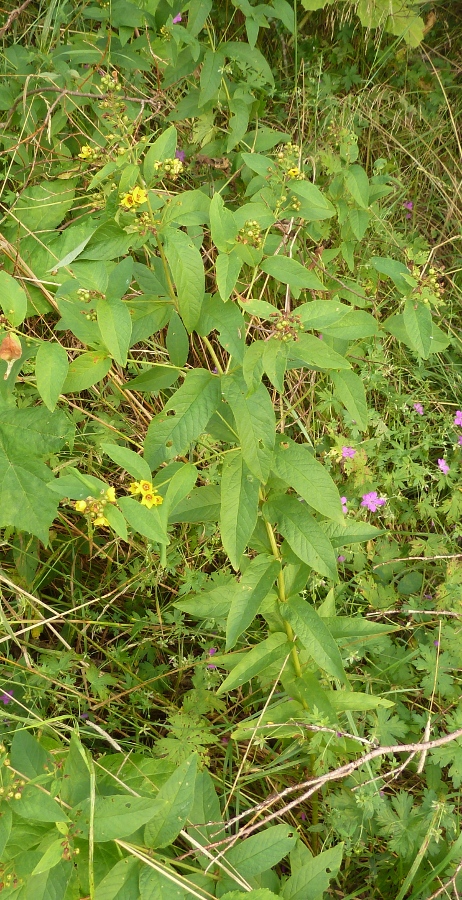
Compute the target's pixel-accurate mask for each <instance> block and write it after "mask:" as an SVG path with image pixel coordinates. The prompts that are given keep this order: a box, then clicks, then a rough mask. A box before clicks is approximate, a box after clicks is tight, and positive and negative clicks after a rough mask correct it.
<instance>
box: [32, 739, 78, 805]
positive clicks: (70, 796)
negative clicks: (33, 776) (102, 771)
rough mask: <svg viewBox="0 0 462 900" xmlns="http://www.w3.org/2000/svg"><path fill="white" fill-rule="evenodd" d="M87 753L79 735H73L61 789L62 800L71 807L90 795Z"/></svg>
mask: <svg viewBox="0 0 462 900" xmlns="http://www.w3.org/2000/svg"><path fill="white" fill-rule="evenodd" d="M16 733H17V732H16ZM86 752H87V751H86V750H85V749H84V747H83V746H82V744H81V743H80V741H79V739H78V737H77V735H76V734H73V735H72V736H71V741H70V745H69V752H68V753H67V755H66V762H65V763H64V769H63V780H62V787H61V799H62V800H63V801H64V803H69V805H70V806H76V805H77V803H81V802H82V800H85V799H86V797H88V796H89V795H90V786H91V782H90V770H89V767H88V764H87V759H86Z"/></svg>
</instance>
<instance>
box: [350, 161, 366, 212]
mask: <svg viewBox="0 0 462 900" xmlns="http://www.w3.org/2000/svg"><path fill="white" fill-rule="evenodd" d="M345 184H346V186H347V188H348V190H349V192H350V194H351V196H352V197H353V199H354V200H356V203H357V204H358V206H362V207H363V209H367V207H368V206H369V179H368V177H367V174H366V172H365V170H364V169H363V167H362V166H358V165H355V166H350V167H349V169H348V171H347V173H346V176H345Z"/></svg>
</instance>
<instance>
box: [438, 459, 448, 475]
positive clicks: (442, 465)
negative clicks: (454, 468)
mask: <svg viewBox="0 0 462 900" xmlns="http://www.w3.org/2000/svg"><path fill="white" fill-rule="evenodd" d="M438 468H439V470H440V471H441V472H442V473H443V475H447V474H448V472H449V466H448V464H447V462H446V460H445V459H439V460H438Z"/></svg>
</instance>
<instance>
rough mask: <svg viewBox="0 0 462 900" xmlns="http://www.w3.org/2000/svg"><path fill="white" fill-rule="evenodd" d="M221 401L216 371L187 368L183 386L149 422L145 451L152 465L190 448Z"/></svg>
mask: <svg viewBox="0 0 462 900" xmlns="http://www.w3.org/2000/svg"><path fill="white" fill-rule="evenodd" d="M219 402H220V380H219V378H217V377H216V375H212V374H211V373H210V372H207V371H206V370H205V369H193V370H192V371H191V372H188V373H187V375H186V377H185V380H184V382H183V384H182V386H181V387H180V388H179V389H178V390H177V391H176V392H175V393H174V394H173V397H171V398H170V400H169V401H168V403H167V404H166V405H165V406H164V409H163V411H162V412H161V413H159V415H157V416H155V418H154V419H153V420H152V422H151V424H150V425H149V428H148V432H147V435H146V439H145V442H144V455H145V458H146V460H147V462H148V464H149V465H150V466H151V469H156V468H157V467H158V466H159V465H160V463H161V462H164V461H165V460H168V459H172V458H173V457H174V456H179V455H180V454H182V453H185V451H186V450H189V449H190V446H191V444H192V442H193V441H194V440H195V439H196V438H198V437H199V435H200V434H202V433H203V432H204V431H205V429H206V427H207V423H208V421H209V419H210V417H211V416H212V414H213V413H214V412H215V410H216V408H217V406H218V404H219ZM170 412H174V415H169V413H170Z"/></svg>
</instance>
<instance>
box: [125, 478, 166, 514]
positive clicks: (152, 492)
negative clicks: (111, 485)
mask: <svg viewBox="0 0 462 900" xmlns="http://www.w3.org/2000/svg"><path fill="white" fill-rule="evenodd" d="M128 489H129V491H130V493H131V494H141V505H142V506H147V508H148V509H151V507H153V506H160V505H161V503H163V502H164V498H163V497H161V496H160V494H159V493H158V491H157V489H156V488H155V487H153V486H152V482H151V481H132V483H131V484H130V485H129V488H128Z"/></svg>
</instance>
